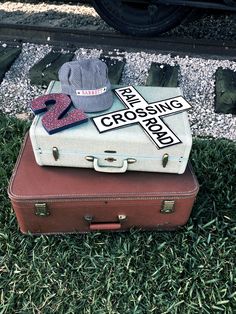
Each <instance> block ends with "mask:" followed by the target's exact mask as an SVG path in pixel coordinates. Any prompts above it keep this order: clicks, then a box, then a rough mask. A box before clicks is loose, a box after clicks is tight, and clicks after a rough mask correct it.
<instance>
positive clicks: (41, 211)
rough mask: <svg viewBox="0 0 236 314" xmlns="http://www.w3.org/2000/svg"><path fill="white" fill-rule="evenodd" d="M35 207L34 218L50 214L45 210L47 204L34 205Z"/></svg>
mask: <svg viewBox="0 0 236 314" xmlns="http://www.w3.org/2000/svg"><path fill="white" fill-rule="evenodd" d="M34 207H35V215H36V216H41V217H43V216H49V215H50V212H49V210H48V208H47V204H46V203H36V204H34Z"/></svg>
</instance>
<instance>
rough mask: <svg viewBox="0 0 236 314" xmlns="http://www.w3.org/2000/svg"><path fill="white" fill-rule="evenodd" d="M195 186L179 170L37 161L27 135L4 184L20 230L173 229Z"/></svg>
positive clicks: (190, 202)
mask: <svg viewBox="0 0 236 314" xmlns="http://www.w3.org/2000/svg"><path fill="white" fill-rule="evenodd" d="M198 189H199V186H198V182H197V179H196V177H195V175H194V173H193V170H192V168H191V166H190V165H188V167H187V169H186V171H185V172H184V174H181V175H179V174H164V173H151V172H135V171H134V172H133V171H132V172H127V173H123V174H108V173H100V172H96V171H94V170H93V169H81V168H62V167H61V168H60V167H51V166H43V167H42V166H38V165H37V164H36V161H35V159H34V154H33V151H32V146H31V142H30V139H29V137H28V136H26V139H25V141H24V144H23V146H22V149H21V152H20V154H19V157H18V160H17V163H16V166H15V169H14V171H13V174H12V178H11V181H10V184H9V188H8V194H9V197H10V199H11V202H12V206H13V209H14V211H15V213H16V217H17V220H18V223H19V226H20V230H21V231H22V232H23V233H32V234H59V233H75V232H89V231H94V230H110V231H124V230H129V229H131V228H138V229H141V230H174V229H177V228H179V227H180V226H183V225H184V224H185V223H186V222H187V221H188V219H189V216H190V213H191V209H192V206H193V203H194V200H195V197H196V195H197V192H198Z"/></svg>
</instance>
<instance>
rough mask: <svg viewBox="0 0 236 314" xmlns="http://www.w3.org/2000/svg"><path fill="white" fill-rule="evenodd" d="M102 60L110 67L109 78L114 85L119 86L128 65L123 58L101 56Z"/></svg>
mask: <svg viewBox="0 0 236 314" xmlns="http://www.w3.org/2000/svg"><path fill="white" fill-rule="evenodd" d="M99 59H100V60H102V61H103V62H105V63H106V65H107V67H108V77H109V80H110V82H111V84H112V85H118V84H119V83H120V79H121V76H122V72H123V69H124V66H125V63H126V60H125V58H123V57H110V56H107V55H106V54H101V55H100V58H99Z"/></svg>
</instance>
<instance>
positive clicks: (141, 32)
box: [93, 0, 191, 36]
mask: <svg viewBox="0 0 236 314" xmlns="http://www.w3.org/2000/svg"><path fill="white" fill-rule="evenodd" d="M152 2H153V4H152ZM93 5H94V8H95V9H96V11H97V12H98V14H99V15H100V16H101V18H102V19H104V21H106V22H107V23H108V24H109V25H110V26H112V27H113V28H115V29H117V30H118V31H120V32H122V33H126V34H129V35H135V36H155V35H158V34H161V33H164V32H166V31H168V30H170V29H171V28H174V27H175V26H177V25H179V24H180V23H181V22H182V20H183V19H185V18H186V17H187V15H188V13H189V12H190V11H191V10H190V9H189V8H186V7H180V6H167V5H155V1H143V3H142V4H140V3H139V4H137V3H134V2H131V1H129V0H93Z"/></svg>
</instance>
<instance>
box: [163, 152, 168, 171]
mask: <svg viewBox="0 0 236 314" xmlns="http://www.w3.org/2000/svg"><path fill="white" fill-rule="evenodd" d="M168 161H169V154H164V155H163V157H162V166H163V168H165V167H166V166H167V164H168Z"/></svg>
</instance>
